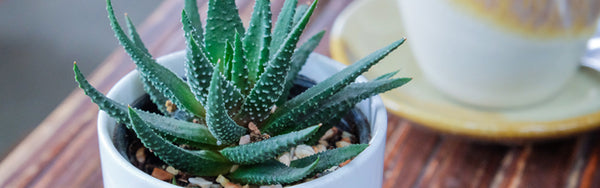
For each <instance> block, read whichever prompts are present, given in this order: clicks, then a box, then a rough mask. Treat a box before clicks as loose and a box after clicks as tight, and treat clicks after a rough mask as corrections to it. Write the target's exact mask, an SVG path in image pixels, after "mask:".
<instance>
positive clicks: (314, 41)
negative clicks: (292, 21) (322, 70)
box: [277, 31, 325, 106]
mask: <svg viewBox="0 0 600 188" xmlns="http://www.w3.org/2000/svg"><path fill="white" fill-rule="evenodd" d="M324 34H325V31H321V32H319V33H317V34H316V35H314V36H312V37H311V38H310V39H308V41H306V42H305V43H304V44H302V46H300V48H298V49H296V52H294V55H292V60H291V63H292V65H291V66H290V71H289V72H288V74H287V75H286V77H285V85H284V87H283V92H282V94H281V97H279V101H277V106H281V105H283V103H285V101H287V98H288V95H289V93H290V89H291V88H292V86H294V79H296V76H298V73H299V72H300V70H301V69H302V66H304V64H305V63H306V59H308V56H309V55H310V54H311V53H312V51H313V50H315V48H316V47H317V45H319V42H320V41H321V39H322V38H323V35H324Z"/></svg>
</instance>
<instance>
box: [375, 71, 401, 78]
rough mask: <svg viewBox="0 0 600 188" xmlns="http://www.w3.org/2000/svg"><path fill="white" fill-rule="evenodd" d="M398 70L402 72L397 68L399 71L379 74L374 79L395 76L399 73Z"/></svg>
mask: <svg viewBox="0 0 600 188" xmlns="http://www.w3.org/2000/svg"><path fill="white" fill-rule="evenodd" d="M398 72H400V71H399V70H397V71H394V72H389V73H386V74H383V75H381V76H379V77H377V78H375V79H374V80H385V79H389V78H391V77H394V75H396V74H398Z"/></svg>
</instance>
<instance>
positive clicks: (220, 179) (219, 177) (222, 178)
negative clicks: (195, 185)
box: [215, 174, 229, 187]
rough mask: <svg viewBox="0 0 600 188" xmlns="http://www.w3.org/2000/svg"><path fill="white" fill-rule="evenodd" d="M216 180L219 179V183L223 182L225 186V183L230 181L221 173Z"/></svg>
mask: <svg viewBox="0 0 600 188" xmlns="http://www.w3.org/2000/svg"><path fill="white" fill-rule="evenodd" d="M215 181H217V183H219V184H221V185H222V186H223V187H225V185H227V183H229V180H228V179H227V178H225V177H224V176H223V175H221V174H219V176H217V180H215Z"/></svg>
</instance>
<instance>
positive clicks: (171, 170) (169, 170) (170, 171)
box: [165, 166, 179, 175]
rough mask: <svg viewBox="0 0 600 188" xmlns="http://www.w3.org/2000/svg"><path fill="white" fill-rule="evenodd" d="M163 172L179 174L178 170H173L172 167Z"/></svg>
mask: <svg viewBox="0 0 600 188" xmlns="http://www.w3.org/2000/svg"><path fill="white" fill-rule="evenodd" d="M165 170H167V172H169V173H171V174H173V175H177V174H179V170H177V169H175V167H172V166H168V167H167V169H165Z"/></svg>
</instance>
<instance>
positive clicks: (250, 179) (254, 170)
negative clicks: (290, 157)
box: [228, 159, 319, 185]
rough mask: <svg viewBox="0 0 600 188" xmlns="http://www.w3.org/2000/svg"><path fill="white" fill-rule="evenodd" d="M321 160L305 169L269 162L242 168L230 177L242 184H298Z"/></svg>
mask: <svg viewBox="0 0 600 188" xmlns="http://www.w3.org/2000/svg"><path fill="white" fill-rule="evenodd" d="M318 162H319V159H317V160H315V161H313V163H312V164H309V165H306V166H303V167H288V166H285V165H284V164H281V163H280V162H279V161H275V160H272V159H271V160H269V161H267V162H265V163H261V164H256V165H250V166H240V167H239V168H238V169H237V170H236V171H234V172H233V173H231V174H229V175H228V177H229V178H230V179H231V180H233V181H234V182H239V183H242V184H256V185H269V184H287V183H292V182H296V181H298V180H301V179H302V178H304V177H306V176H307V175H308V174H309V173H310V172H312V171H313V170H314V168H315V167H316V166H317V164H318Z"/></svg>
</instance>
